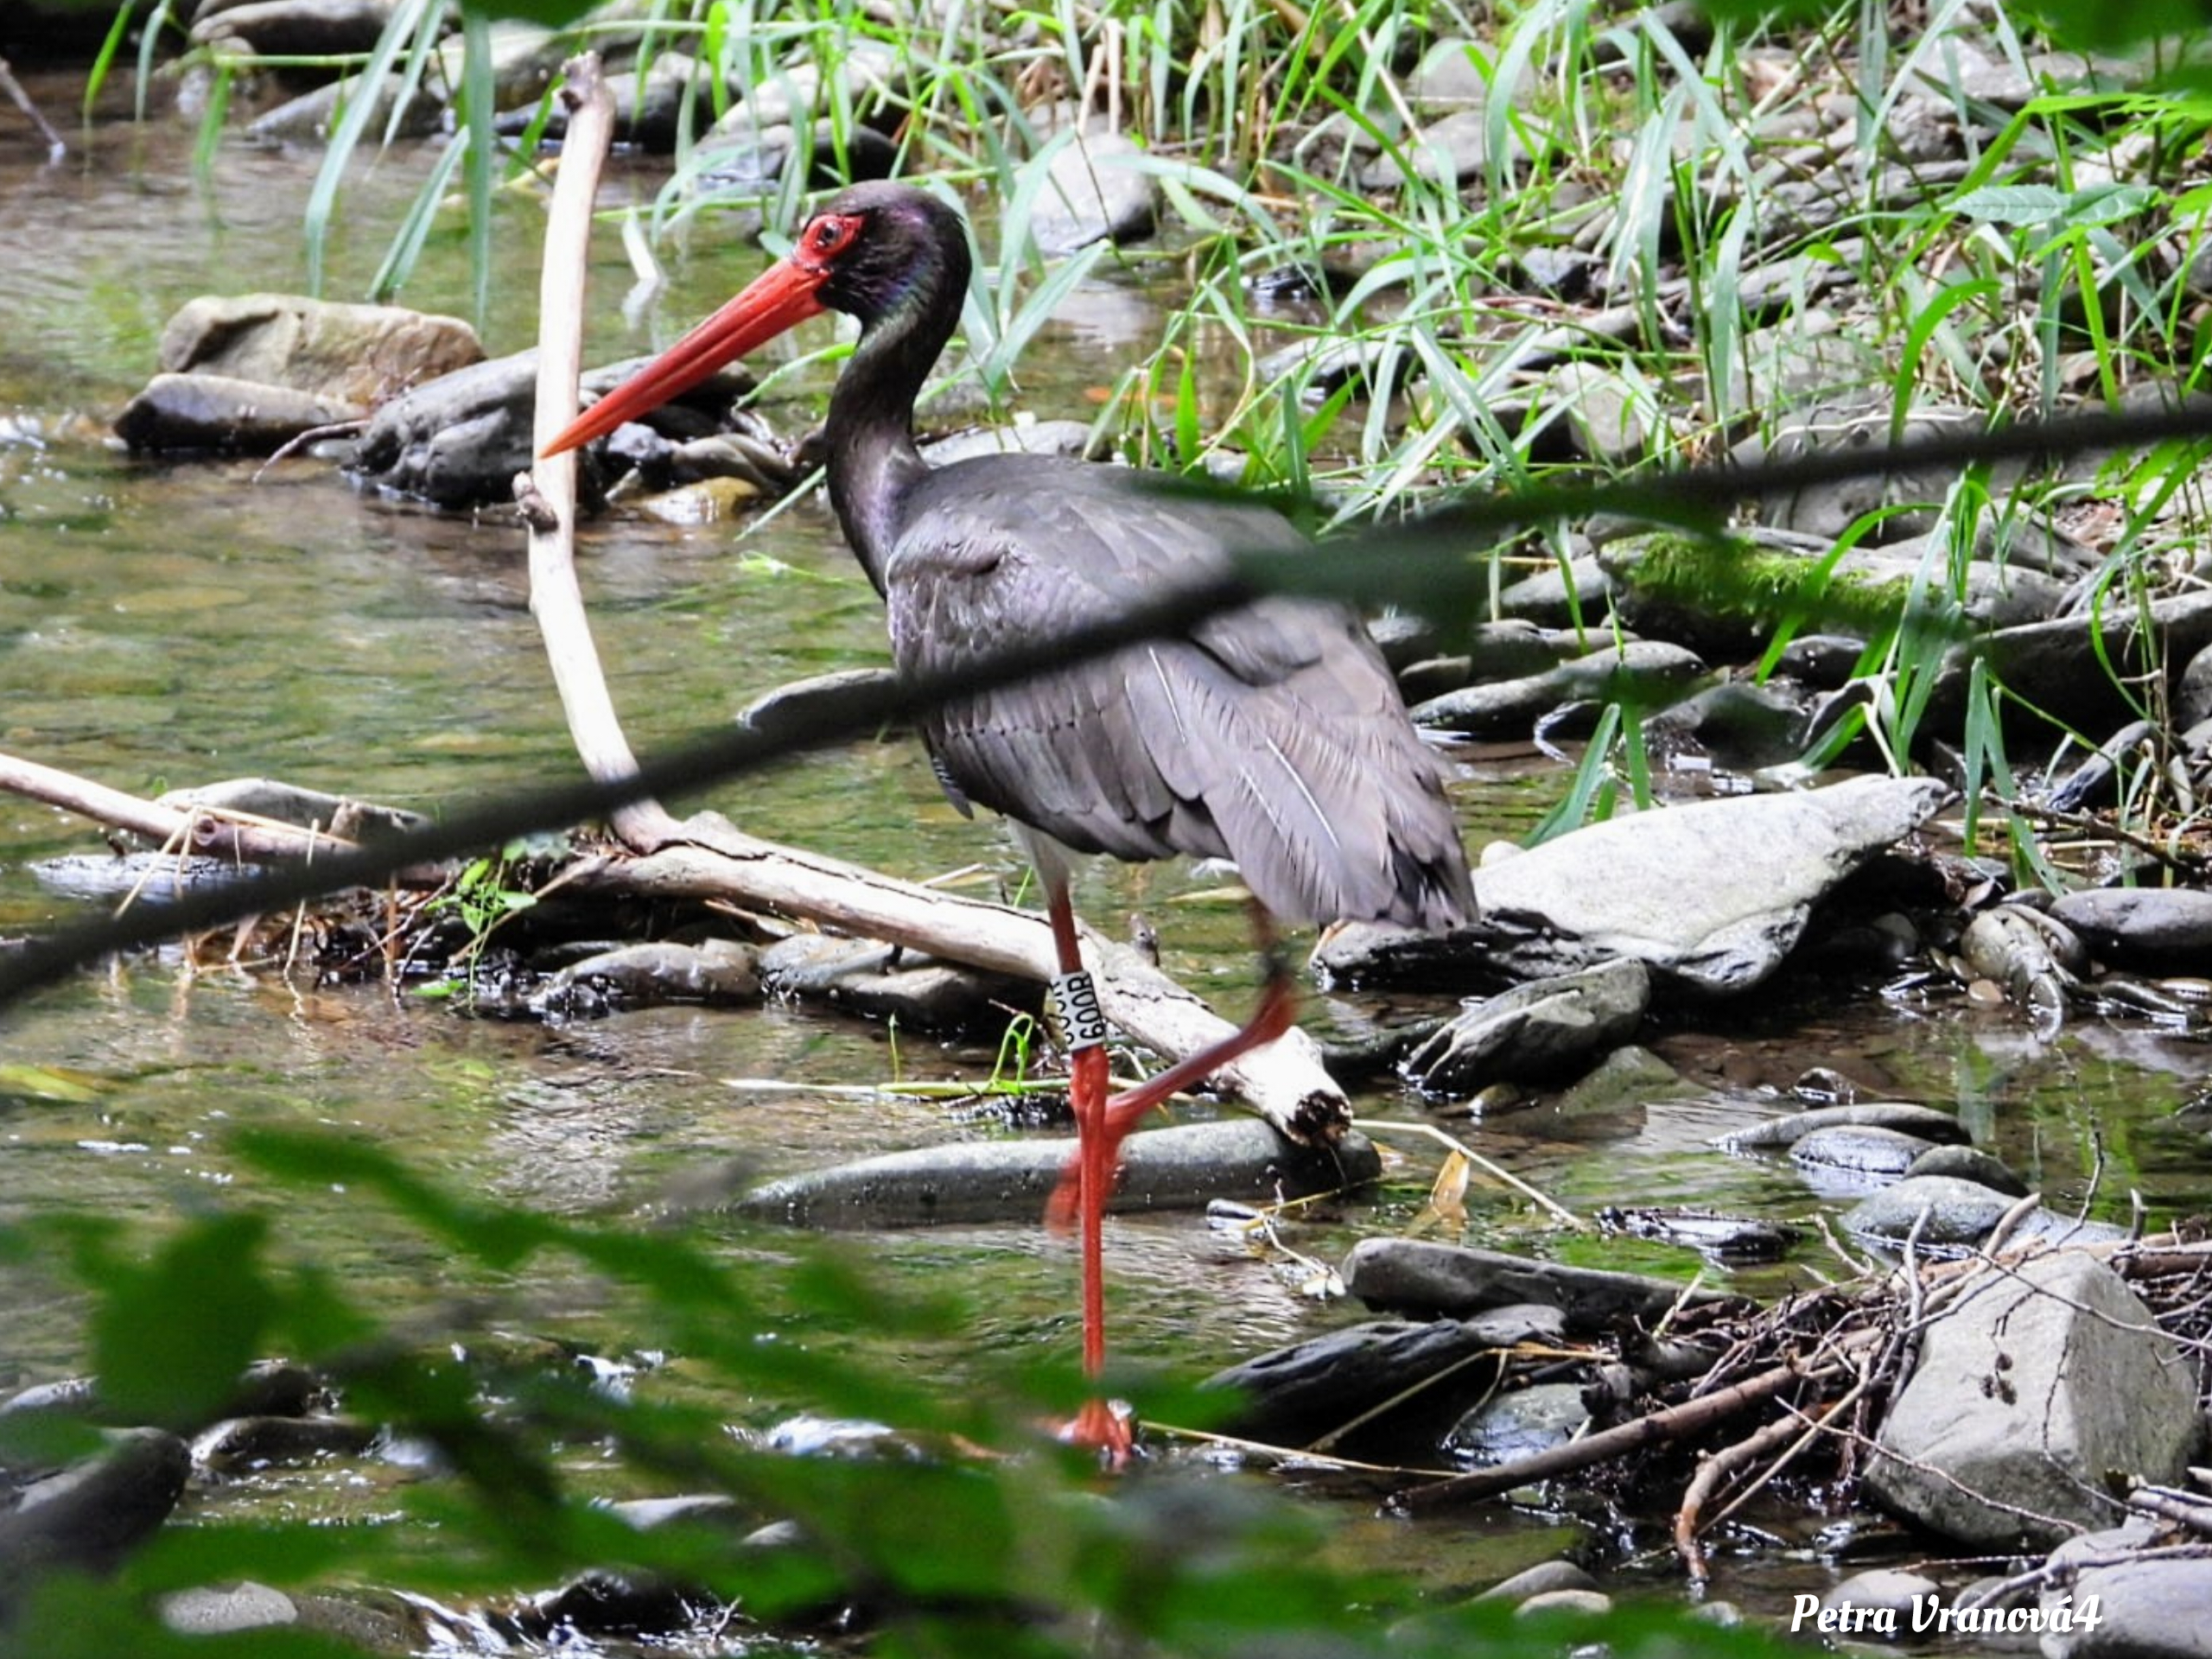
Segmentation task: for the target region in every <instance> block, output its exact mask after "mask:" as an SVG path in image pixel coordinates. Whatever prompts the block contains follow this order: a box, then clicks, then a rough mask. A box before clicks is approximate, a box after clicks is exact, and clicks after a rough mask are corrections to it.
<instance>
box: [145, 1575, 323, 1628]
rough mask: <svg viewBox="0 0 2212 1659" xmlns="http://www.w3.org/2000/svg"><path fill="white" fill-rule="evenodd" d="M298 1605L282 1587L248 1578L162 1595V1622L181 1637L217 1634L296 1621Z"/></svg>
mask: <svg viewBox="0 0 2212 1659" xmlns="http://www.w3.org/2000/svg"><path fill="white" fill-rule="evenodd" d="M299 1617H300V1610H299V1607H298V1606H297V1605H296V1604H295V1603H294V1602H293V1600H292V1599H291V1598H290V1597H289V1596H288V1595H286V1594H285V1593H284V1592H283V1591H282V1590H272V1589H271V1588H270V1586H267V1585H265V1584H256V1583H254V1582H253V1581H252V1580H251V1579H248V1580H242V1581H241V1582H239V1583H238V1584H233V1585H230V1586H226V1587H222V1588H217V1587H215V1586H199V1587H197V1588H194V1589H191V1590H179V1591H176V1592H174V1593H173V1594H170V1595H166V1596H163V1597H162V1624H166V1625H168V1627H169V1629H171V1630H175V1631H176V1632H177V1633H178V1634H179V1635H181V1636H220V1635H222V1634H224V1633H225V1632H226V1631H230V1630H267V1629H269V1628H270V1627H271V1626H273V1625H278V1624H296V1623H297V1622H298V1620H299Z"/></svg>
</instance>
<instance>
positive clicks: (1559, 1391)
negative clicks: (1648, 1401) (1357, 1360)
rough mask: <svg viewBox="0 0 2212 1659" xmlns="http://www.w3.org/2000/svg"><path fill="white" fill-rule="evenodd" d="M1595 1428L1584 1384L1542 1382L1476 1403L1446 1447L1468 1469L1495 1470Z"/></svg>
mask: <svg viewBox="0 0 2212 1659" xmlns="http://www.w3.org/2000/svg"><path fill="white" fill-rule="evenodd" d="M1588 1427H1590V1407H1589V1405H1588V1403H1587V1402H1586V1401H1585V1399H1584V1397H1583V1389H1582V1385H1581V1384H1580V1383H1533V1384H1531V1385H1530V1386H1529V1387H1528V1388H1525V1389H1513V1390H1511V1391H1510V1392H1507V1393H1503V1394H1499V1395H1494V1396H1493V1397H1491V1399H1488V1400H1485V1401H1484V1402H1482V1403H1481V1404H1480V1405H1478V1406H1477V1407H1475V1408H1473V1409H1472V1410H1471V1411H1470V1412H1468V1413H1467V1414H1465V1416H1463V1417H1461V1418H1460V1419H1459V1421H1458V1422H1456V1423H1454V1424H1452V1427H1451V1430H1450V1432H1449V1433H1446V1435H1445V1437H1444V1450H1445V1452H1446V1455H1448V1456H1449V1457H1450V1458H1451V1459H1452V1460H1453V1461H1454V1462H1455V1463H1458V1464H1460V1465H1464V1466H1465V1467H1467V1468H1470V1469H1489V1468H1493V1467H1495V1466H1497V1465H1499V1464H1503V1463H1514V1462H1517V1461H1518V1460H1520V1459H1522V1458H1532V1457H1535V1455H1536V1454H1537V1453H1538V1452H1549V1451H1551V1450H1553V1449H1554V1447H1557V1446H1564V1445H1565V1444H1566V1443H1567V1441H1569V1440H1573V1438H1574V1437H1575V1436H1576V1435H1578V1434H1580V1433H1583V1432H1584V1431H1585V1430H1586V1429H1587V1428H1588Z"/></svg>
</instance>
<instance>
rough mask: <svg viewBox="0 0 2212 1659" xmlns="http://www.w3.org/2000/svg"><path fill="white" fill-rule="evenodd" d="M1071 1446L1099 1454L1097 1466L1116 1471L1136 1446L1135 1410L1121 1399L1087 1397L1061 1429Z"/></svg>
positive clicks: (1124, 1463)
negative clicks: (1093, 1398) (1080, 1408)
mask: <svg viewBox="0 0 2212 1659" xmlns="http://www.w3.org/2000/svg"><path fill="white" fill-rule="evenodd" d="M1059 1438H1060V1439H1061V1440H1065V1441H1066V1442H1067V1443H1068V1444H1069V1445H1070V1446H1082V1447H1083V1448H1084V1450H1085V1451H1090V1452H1096V1453H1097V1454H1098V1466H1099V1467H1100V1468H1102V1469H1104V1470H1106V1471H1109V1472H1110V1473H1116V1474H1118V1473H1119V1472H1121V1471H1122V1469H1124V1468H1126V1467H1127V1466H1128V1461H1129V1458H1130V1455H1131V1454H1132V1453H1133V1452H1135V1450H1136V1444H1137V1439H1136V1413H1135V1412H1134V1411H1132V1410H1131V1409H1130V1408H1129V1407H1128V1402H1125V1401H1121V1400H1086V1401H1084V1402H1083V1409H1082V1410H1081V1411H1078V1412H1077V1413H1076V1414H1075V1416H1074V1418H1073V1419H1072V1420H1071V1421H1069V1422H1068V1423H1067V1424H1065V1426H1064V1427H1062V1428H1061V1430H1060V1433H1059Z"/></svg>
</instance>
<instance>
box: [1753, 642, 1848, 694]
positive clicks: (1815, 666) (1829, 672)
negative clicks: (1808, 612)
mask: <svg viewBox="0 0 2212 1659" xmlns="http://www.w3.org/2000/svg"><path fill="white" fill-rule="evenodd" d="M1865 654H1866V641H1865V640H1864V639H1853V638H1851V637H1850V636H1849V635H1847V634H1840V633H1801V634H1799V635H1798V636H1797V637H1796V639H1792V640H1791V641H1790V642H1789V644H1788V645H1784V646H1783V650H1782V657H1781V660H1780V661H1779V662H1777V664H1775V668H1776V671H1777V673H1780V674H1785V675H1787V676H1789V677H1790V678H1791V679H1793V680H1802V681H1803V682H1804V683H1806V684H1808V685H1812V686H1817V687H1819V688H1820V689H1821V690H1825V691H1833V690H1836V689H1837V688H1838V687H1840V686H1841V685H1842V684H1843V683H1845V682H1846V681H1847V680H1848V679H1850V678H1851V677H1852V675H1853V673H1854V672H1855V671H1857V669H1858V667H1859V658H1861V657H1862V656H1864V655H1865Z"/></svg>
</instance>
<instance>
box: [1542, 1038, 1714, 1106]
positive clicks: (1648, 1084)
mask: <svg viewBox="0 0 2212 1659" xmlns="http://www.w3.org/2000/svg"><path fill="white" fill-rule="evenodd" d="M1705 1093H1706V1091H1705V1090H1702V1089H1700V1088H1699V1087H1698V1086H1697V1085H1696V1084H1693V1083H1689V1082H1687V1081H1685V1080H1684V1078H1683V1077H1682V1074H1681V1072H1679V1071H1675V1068H1674V1067H1673V1066H1671V1065H1668V1064H1667V1062H1666V1061H1664V1060H1662V1059H1661V1058H1659V1057H1658V1056H1657V1055H1656V1054H1654V1053H1653V1052H1651V1051H1650V1050H1649V1049H1648V1048H1644V1047H1643V1046H1640V1045H1638V1044H1636V1043H1624V1044H1622V1045H1621V1046H1619V1047H1618V1048H1617V1049H1615V1050H1614V1051H1613V1052H1611V1053H1610V1054H1608V1055H1606V1056H1605V1058H1604V1059H1602V1060H1600V1061H1599V1062H1598V1064H1597V1065H1596V1066H1595V1067H1593V1068H1592V1070H1591V1071H1587V1072H1585V1073H1584V1074H1583V1075H1582V1076H1581V1077H1577V1078H1576V1079H1575V1080H1574V1082H1573V1084H1570V1085H1569V1086H1568V1087H1567V1089H1566V1090H1563V1091H1562V1092H1561V1093H1560V1096H1559V1098H1558V1100H1557V1101H1556V1102H1555V1103H1554V1108H1553V1109H1554V1115H1555V1116H1557V1117H1558V1118H1559V1119H1560V1121H1562V1122H1573V1120H1575V1119H1577V1118H1585V1117H1602V1116H1609V1115H1610V1116H1618V1115H1620V1114H1623V1113H1628V1112H1639V1111H1641V1110H1643V1108H1645V1107H1647V1106H1649V1105H1650V1104H1651V1103H1652V1102H1654V1101H1660V1100H1688V1099H1701V1098H1703V1097H1704V1096H1705Z"/></svg>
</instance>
